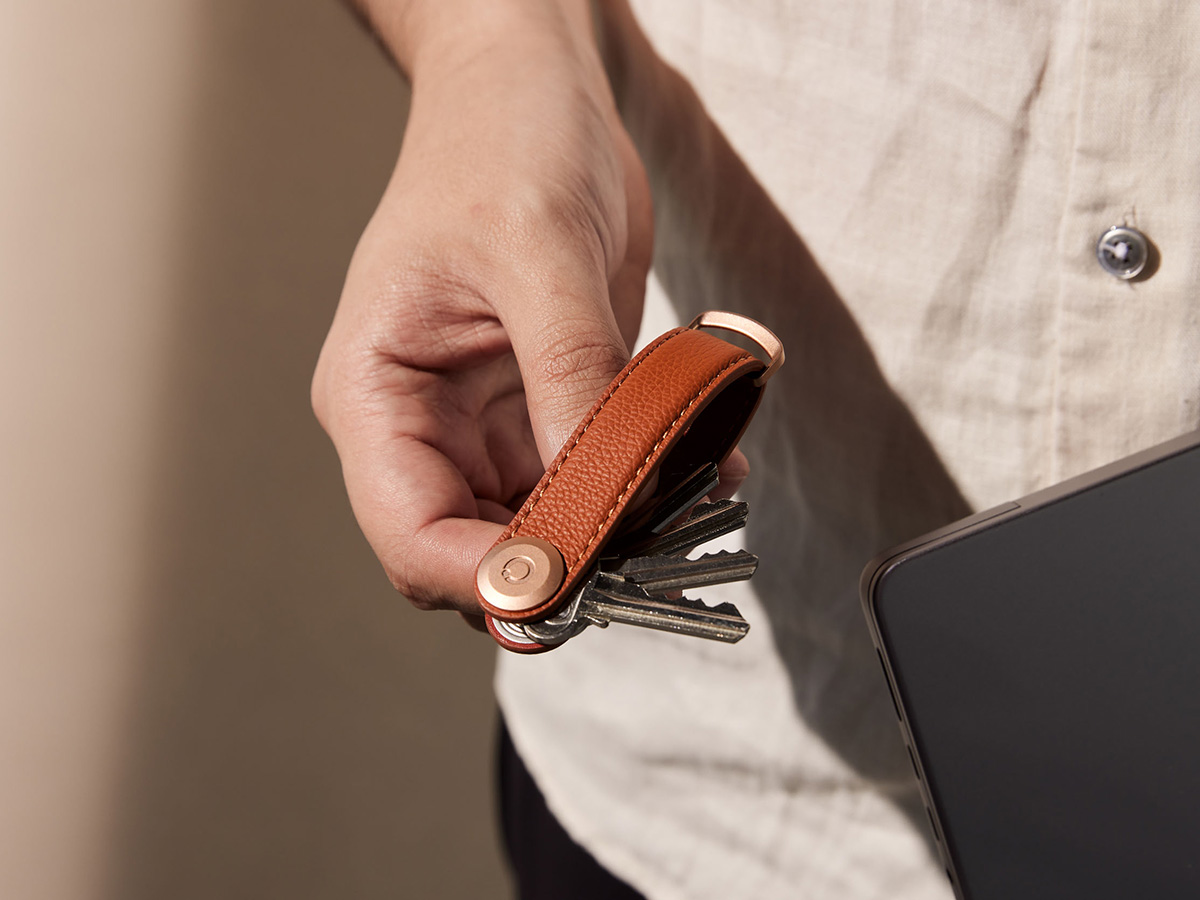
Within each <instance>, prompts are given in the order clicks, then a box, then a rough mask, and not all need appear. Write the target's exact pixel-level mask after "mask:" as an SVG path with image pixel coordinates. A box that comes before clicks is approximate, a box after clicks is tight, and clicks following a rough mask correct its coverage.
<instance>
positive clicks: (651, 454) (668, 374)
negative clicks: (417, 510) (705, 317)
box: [476, 328, 767, 643]
mask: <svg viewBox="0 0 1200 900" xmlns="http://www.w3.org/2000/svg"><path fill="white" fill-rule="evenodd" d="M766 370H767V365H766V363H764V362H763V361H761V360H759V359H757V358H756V357H754V356H752V355H751V354H749V353H747V352H746V351H744V350H742V349H740V348H738V347H735V346H734V345H732V344H730V343H728V342H726V341H724V340H721V339H720V338H719V337H716V336H715V335H713V334H711V333H710V332H707V331H701V330H699V329H697V328H677V329H674V330H673V331H669V332H667V333H666V334H664V335H662V336H661V337H659V338H658V339H657V340H655V341H653V342H652V343H651V344H650V345H649V346H647V347H646V348H645V349H644V350H643V351H642V352H641V353H639V354H638V355H637V356H636V357H635V358H634V359H633V360H632V361H631V362H630V363H629V364H628V365H627V366H626V367H625V368H624V369H623V370H622V371H621V373H620V374H619V375H618V376H617V377H616V378H615V379H613V382H612V384H611V385H609V387H608V389H607V390H606V391H605V392H604V394H603V396H601V397H600V399H599V400H597V401H596V404H595V406H594V407H592V410H591V412H589V413H588V415H587V416H586V417H585V418H584V420H583V421H582V422H581V423H580V424H579V427H578V428H577V429H576V430H575V433H574V434H573V435H572V436H571V438H570V440H568V441H567V442H566V444H564V445H563V447H562V449H561V450H560V451H559V453H558V456H557V457H556V458H555V460H554V462H553V463H551V465H550V467H549V469H547V470H546V474H545V475H544V476H543V477H542V480H541V481H540V482H539V483H538V485H537V487H536V488H534V490H533V492H532V493H531V494H530V496H529V498H528V499H527V500H526V501H525V504H524V505H523V506H522V507H521V509H520V511H519V512H518V513H517V515H516V516H515V517H514V518H513V520H512V522H511V523H510V524H509V526H508V528H507V529H506V530H505V532H504V534H503V535H502V536H501V538H500V540H499V541H497V544H496V546H497V547H499V546H500V545H501V544H503V543H504V542H505V541H509V540H511V539H513V538H522V539H523V538H532V539H534V540H535V541H537V540H541V541H546V542H548V543H549V544H551V545H552V546H553V548H554V549H555V550H557V552H558V553H559V554H560V555H561V557H562V564H563V569H564V574H563V578H562V582H561V584H560V586H559V587H558V588H557V590H554V591H553V594H552V595H551V596H549V597H548V598H547V599H545V600H544V601H542V602H538V603H537V605H535V606H532V607H530V608H526V609H519V610H514V609H503V608H500V607H498V606H495V605H493V604H491V603H489V602H488V600H487V598H485V597H484V595H483V594H482V593H481V592H480V589H479V587H478V586H477V587H476V595H477V598H478V599H479V602H480V605H481V606H482V607H483V609H484V611H485V612H487V613H489V614H490V615H492V616H494V617H496V618H499V619H504V620H507V621H510V622H527V621H534V620H538V619H544V618H546V617H548V616H550V615H552V614H553V613H554V612H555V610H557V609H558V607H559V606H561V605H562V604H563V602H564V601H565V600H566V599H567V598H568V597H570V596H571V594H572V593H573V592H574V590H575V589H576V588H578V587H579V586H580V584H581V583H582V582H583V580H584V579H585V578H586V577H587V576H588V574H589V572H590V569H591V567H592V564H593V563H594V562H595V561H596V559H597V558H598V556H599V553H600V551H601V549H602V548H603V547H604V545H605V543H606V542H607V541H608V539H609V538H611V537H612V536H613V535H614V533H615V531H616V529H617V527H618V525H619V524H620V522H621V520H622V517H623V516H624V515H625V514H626V513H627V512H628V511H629V510H630V505H631V503H632V501H633V500H634V498H635V497H636V496H637V495H638V492H639V490H640V489H641V488H643V487H644V486H645V485H646V484H647V483H648V482H649V481H650V479H651V478H652V476H654V475H655V474H656V473H657V474H658V475H659V479H658V490H659V491H665V490H668V489H669V488H670V487H671V486H673V484H674V483H676V482H677V481H678V480H679V479H680V478H683V477H686V476H687V475H689V474H691V473H692V472H693V471H695V469H696V468H698V467H699V466H701V465H703V464H704V463H707V462H718V463H719V462H721V461H722V460H724V459H725V457H727V456H728V455H729V453H730V451H732V449H733V448H734V446H735V445H736V444H737V442H738V439H739V438H740V437H741V435H742V432H743V431H744V430H745V427H746V425H747V423H748V422H749V420H750V417H751V416H752V415H753V413H754V410H755V408H756V407H757V405H758V402H759V399H760V397H761V394H762V381H763V378H762V377H761V376H763V373H764V372H765V371H766ZM489 555H491V554H489ZM487 559H488V558H487V557H485V562H486V561H487ZM481 567H482V564H481ZM551 587H552V586H551ZM493 634H495V632H494V631H493ZM497 638H498V639H499V636H498V635H497ZM502 643H506V642H504V641H502Z"/></svg>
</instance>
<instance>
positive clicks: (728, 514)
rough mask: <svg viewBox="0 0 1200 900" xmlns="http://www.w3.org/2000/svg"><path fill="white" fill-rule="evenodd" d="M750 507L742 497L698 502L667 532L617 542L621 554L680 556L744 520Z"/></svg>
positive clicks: (727, 531) (743, 524)
mask: <svg viewBox="0 0 1200 900" xmlns="http://www.w3.org/2000/svg"><path fill="white" fill-rule="evenodd" d="M749 511H750V508H749V507H748V506H747V505H746V503H745V502H743V501H737V502H734V501H733V500H717V501H714V502H710V503H697V504H696V506H695V508H693V509H692V511H691V513H690V514H689V515H688V517H687V519H686V520H685V521H684V522H683V524H681V525H679V526H678V527H676V528H673V529H672V530H671V531H669V532H667V533H666V534H661V535H651V536H648V537H643V538H642V539H641V540H637V541H623V542H622V543H621V544H620V550H621V553H620V555H622V556H679V555H685V554H688V553H691V552H692V551H693V550H695V549H696V548H697V547H699V546H700V545H701V544H706V543H708V542H709V541H711V540H713V539H714V538H718V537H720V536H721V535H723V534H729V533H730V532H732V531H737V530H738V529H739V528H742V527H744V526H745V524H746V517H747V515H749Z"/></svg>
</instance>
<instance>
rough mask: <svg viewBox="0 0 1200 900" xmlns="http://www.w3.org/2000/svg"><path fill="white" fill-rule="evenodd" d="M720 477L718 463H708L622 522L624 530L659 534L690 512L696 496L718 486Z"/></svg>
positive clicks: (697, 497) (626, 532) (640, 533)
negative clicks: (624, 522) (627, 520)
mask: <svg viewBox="0 0 1200 900" xmlns="http://www.w3.org/2000/svg"><path fill="white" fill-rule="evenodd" d="M719 481H720V478H719V476H718V475H717V467H716V464H715V463H706V464H705V465H703V466H701V467H700V468H699V469H697V470H696V471H695V472H693V473H692V474H691V475H689V476H688V477H687V478H685V479H684V480H683V481H682V482H680V484H679V485H678V486H677V487H675V488H674V490H672V491H670V492H669V493H667V494H666V495H665V496H663V497H662V498H661V499H659V500H656V501H655V502H654V503H653V504H652V505H651V506H650V507H648V508H647V509H645V510H642V511H641V512H640V513H638V514H637V515H636V517H635V518H634V519H633V520H632V521H630V522H628V523H626V524H624V525H622V528H621V530H622V533H623V534H628V535H630V536H634V535H636V536H637V537H636V538H635V540H636V539H638V538H641V537H642V536H644V535H649V534H659V533H660V532H662V530H663V529H664V528H666V527H667V526H668V525H670V524H671V523H672V522H674V521H675V520H676V519H678V518H679V517H680V516H682V515H683V514H684V513H685V512H687V511H688V510H689V509H690V508H691V507H692V506H693V505H694V504H695V503H696V501H697V500H699V499H700V498H701V497H703V496H704V495H705V494H707V493H708V492H709V491H711V490H712V489H713V488H715V487H716V486H717V484H718V483H719Z"/></svg>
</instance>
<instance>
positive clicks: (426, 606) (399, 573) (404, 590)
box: [383, 561, 437, 611]
mask: <svg viewBox="0 0 1200 900" xmlns="http://www.w3.org/2000/svg"><path fill="white" fill-rule="evenodd" d="M383 571H384V573H385V574H386V575H387V579H388V582H389V583H390V584H391V586H392V588H393V589H394V590H395V591H396V593H398V594H400V595H401V596H402V597H404V599H405V600H407V601H408V602H409V603H411V604H412V605H413V606H414V607H416V608H417V609H419V610H422V611H428V610H432V609H436V608H437V607H436V604H434V603H433V601H432V600H430V599H429V598H428V597H426V596H424V594H423V593H422V592H421V591H420V590H418V589H417V587H416V585H414V584H413V582H412V579H411V578H410V577H409V573H408V571H407V567H406V566H404V565H401V564H393V563H389V562H386V561H385V562H384V563H383Z"/></svg>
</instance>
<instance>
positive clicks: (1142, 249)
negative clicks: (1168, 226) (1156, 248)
mask: <svg viewBox="0 0 1200 900" xmlns="http://www.w3.org/2000/svg"><path fill="white" fill-rule="evenodd" d="M1149 258H1150V242H1149V241H1148V240H1146V236H1145V235H1144V234H1142V233H1141V232H1140V231H1138V230H1137V229H1136V228H1130V227H1128V226H1126V225H1115V226H1113V227H1112V228H1110V229H1108V231H1106V232H1104V234H1102V235H1100V240H1098V241H1097V242H1096V259H1098V260H1099V261H1100V265H1101V267H1102V268H1103V269H1104V271H1105V272H1107V273H1108V274H1109V275H1112V276H1113V277H1115V278H1120V279H1121V280H1122V281H1129V280H1130V279H1133V278H1137V277H1138V275H1140V274H1141V273H1142V270H1143V269H1145V268H1146V261H1147V260H1148V259H1149Z"/></svg>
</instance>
